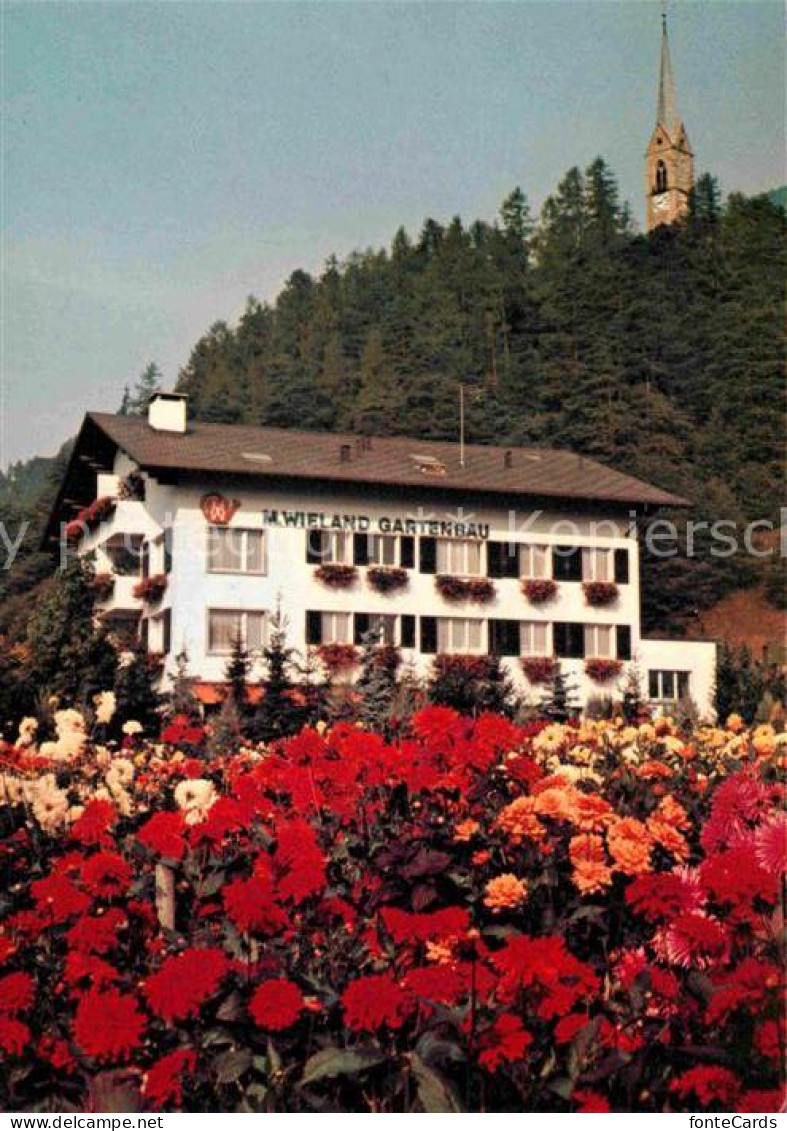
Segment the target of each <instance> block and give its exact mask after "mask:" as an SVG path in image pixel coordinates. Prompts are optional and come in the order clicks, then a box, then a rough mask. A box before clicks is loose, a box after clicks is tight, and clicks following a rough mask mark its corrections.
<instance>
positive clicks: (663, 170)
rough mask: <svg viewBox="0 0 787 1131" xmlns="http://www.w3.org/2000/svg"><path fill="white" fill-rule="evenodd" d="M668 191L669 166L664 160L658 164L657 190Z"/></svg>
mask: <svg viewBox="0 0 787 1131" xmlns="http://www.w3.org/2000/svg"><path fill="white" fill-rule="evenodd" d="M666 191H667V166H666V165H665V164H664V162H663V161H659V163H658V164H657V165H656V192H666Z"/></svg>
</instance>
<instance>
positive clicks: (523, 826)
mask: <svg viewBox="0 0 787 1131" xmlns="http://www.w3.org/2000/svg"><path fill="white" fill-rule="evenodd" d="M495 827H496V828H498V829H500V830H501V831H502V832H504V833H505V834H506V835H507V836H508V837H509V839H510V840H511V841H513V843H514V844H520V843H521V842H522V841H523V840H535V841H537V842H538V843H539V844H540V843H542V842H543V841H544V840H545V839H546V832H545V829H544V826H543V825H542V824H541V822H540V821H539V819H538V817H537V816H536V812H535V800H534V798H532V797H517V799H516V801H512V802H511V804H510V805H506V807H505V809H502V810H501V811H500V813H498V815H497V820H496V821H495Z"/></svg>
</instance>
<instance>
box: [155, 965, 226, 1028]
mask: <svg viewBox="0 0 787 1131" xmlns="http://www.w3.org/2000/svg"><path fill="white" fill-rule="evenodd" d="M229 968H230V963H229V959H228V958H227V956H226V955H225V954H224V952H223V951H222V950H218V949H216V948H215V947H206V948H204V949H198V948H196V947H195V948H192V949H191V950H184V951H183V952H182V953H181V954H178V955H175V956H174V957H172V958H168V959H167V960H166V962H165V963H164V965H163V966H162V967H161V969H160V970H159V971H158V972H157V973H155V974H153V975H151V977H150V978H148V979H147V981H146V982H145V997H146V998H147V1001H148V1005H149V1006H150V1008H151V1009H152V1010H153V1012H154V1013H157V1014H158V1016H159V1017H163V1018H164V1020H165V1021H169V1022H172V1021H182V1020H184V1019H185V1018H186V1017H196V1016H197V1014H198V1013H199V1011H200V1007H201V1006H202V1005H203V1003H204V1002H205V1001H207V999H208V998H209V997H212V996H213V994H215V992H216V990H217V989H218V988H219V986H220V984H221V981H222V979H223V978H224V977H225V975H226V974H227V972H228V970H229Z"/></svg>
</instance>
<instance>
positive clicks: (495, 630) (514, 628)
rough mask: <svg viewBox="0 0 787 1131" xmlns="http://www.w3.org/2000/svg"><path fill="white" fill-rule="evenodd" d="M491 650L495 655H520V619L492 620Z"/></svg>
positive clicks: (490, 627) (490, 626) (490, 624)
mask: <svg viewBox="0 0 787 1131" xmlns="http://www.w3.org/2000/svg"><path fill="white" fill-rule="evenodd" d="M489 651H490V652H491V653H492V655H494V656H518V655H519V621H516V620H490V622H489Z"/></svg>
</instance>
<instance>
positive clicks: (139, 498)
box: [118, 471, 145, 503]
mask: <svg viewBox="0 0 787 1131" xmlns="http://www.w3.org/2000/svg"><path fill="white" fill-rule="evenodd" d="M118 498H119V499H124V500H127V501H131V502H138V503H141V502H144V501H145V478H144V476H143V475H142V472H141V471H130V472H129V473H128V475H127V476H125V478H124V479H121V481H120V485H119V487H118Z"/></svg>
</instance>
